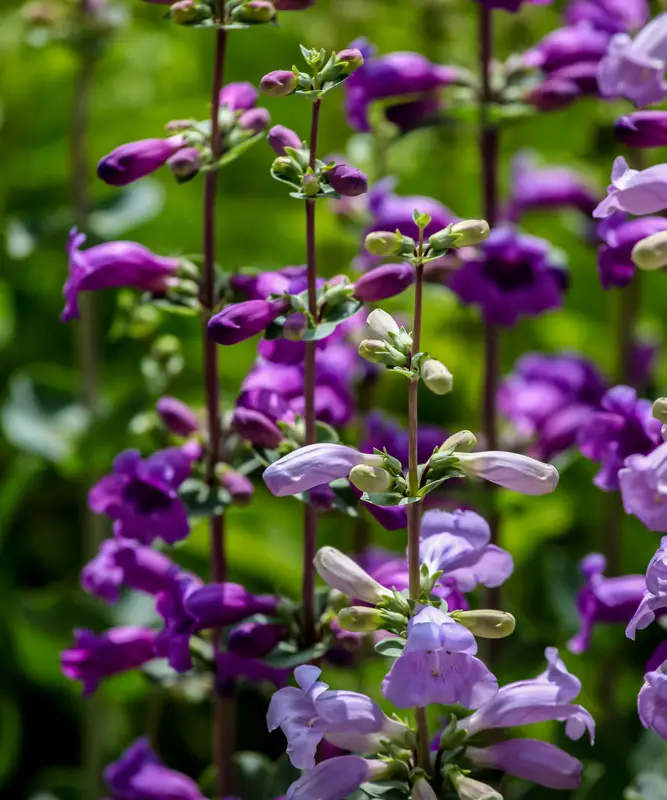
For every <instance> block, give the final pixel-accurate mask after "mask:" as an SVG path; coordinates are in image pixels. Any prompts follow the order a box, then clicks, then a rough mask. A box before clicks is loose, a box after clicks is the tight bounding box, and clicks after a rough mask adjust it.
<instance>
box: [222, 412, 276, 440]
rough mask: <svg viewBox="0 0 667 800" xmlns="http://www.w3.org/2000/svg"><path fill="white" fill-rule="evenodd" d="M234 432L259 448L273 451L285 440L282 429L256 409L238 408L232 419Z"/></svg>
mask: <svg viewBox="0 0 667 800" xmlns="http://www.w3.org/2000/svg"><path fill="white" fill-rule="evenodd" d="M231 423H232V427H233V428H234V430H235V431H236V432H237V433H238V434H239V436H242V437H243V438H244V439H247V440H248V441H249V442H252V444H254V445H257V446H258V447H268V448H269V449H273V448H274V447H278V445H279V444H280V443H281V442H282V440H283V434H282V432H281V430H280V428H279V427H278V426H277V425H276V424H275V422H273V421H272V420H271V418H270V417H267V416H266V414H262V412H261V411H256V410H255V409H254V408H243V406H241V407H239V408H237V409H236V410H235V411H234V413H233V414H232V419H231Z"/></svg>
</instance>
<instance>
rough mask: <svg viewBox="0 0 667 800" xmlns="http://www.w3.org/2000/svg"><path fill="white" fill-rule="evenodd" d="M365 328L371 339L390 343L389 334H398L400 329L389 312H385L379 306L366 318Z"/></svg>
mask: <svg viewBox="0 0 667 800" xmlns="http://www.w3.org/2000/svg"><path fill="white" fill-rule="evenodd" d="M366 328H367V329H368V332H369V333H370V334H371V336H372V337H373V339H380V340H381V341H383V342H390V343H391V341H392V339H391V338H390V335H389V334H392V335H393V336H398V333H399V331H400V328H399V327H398V323H397V322H396V320H395V319H394V318H393V317H392V316H391V314H387V312H386V311H383V310H382V309H381V308H376V309H375V311H371V313H370V314H369V315H368V318H367V319H366Z"/></svg>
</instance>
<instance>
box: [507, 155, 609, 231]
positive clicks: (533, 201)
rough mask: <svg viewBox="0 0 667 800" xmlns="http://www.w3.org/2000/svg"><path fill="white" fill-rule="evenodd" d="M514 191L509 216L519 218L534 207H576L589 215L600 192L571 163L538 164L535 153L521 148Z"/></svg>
mask: <svg viewBox="0 0 667 800" xmlns="http://www.w3.org/2000/svg"><path fill="white" fill-rule="evenodd" d="M511 185H512V195H511V197H510V204H509V209H508V212H507V216H508V219H510V220H511V221H512V222H518V220H520V219H521V217H522V216H523V215H524V214H525V213H526V212H527V211H531V210H533V209H554V208H568V207H572V208H576V209H577V210H578V211H581V213H582V214H585V215H586V216H587V217H589V216H590V215H591V213H592V212H593V209H594V208H595V206H596V205H597V203H598V197H599V193H598V192H596V191H595V190H594V189H593V188H592V187H591V186H590V184H588V183H587V182H586V181H584V180H582V178H581V176H580V175H579V173H578V172H576V171H575V170H572V169H570V168H568V167H542V168H540V167H538V166H537V165H536V163H535V157H534V154H533V153H532V152H531V151H528V150H522V151H520V152H519V153H518V154H517V155H516V156H515V157H514V160H513V162H512V184H511Z"/></svg>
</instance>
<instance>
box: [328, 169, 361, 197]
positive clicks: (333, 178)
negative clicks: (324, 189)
mask: <svg viewBox="0 0 667 800" xmlns="http://www.w3.org/2000/svg"><path fill="white" fill-rule="evenodd" d="M325 176H326V179H327V181H328V182H329V184H330V185H331V187H332V188H333V189H334V190H335V191H337V192H338V194H342V195H343V197H358V196H359V195H361V194H365V193H366V192H367V191H368V178H367V177H366V175H365V174H364V173H363V172H362V171H361V170H360V169H356V167H351V166H349V165H348V164H336V166H335V167H333V168H332V169H329V170H327V171H326V173H325Z"/></svg>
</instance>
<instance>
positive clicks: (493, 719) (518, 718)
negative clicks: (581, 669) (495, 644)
mask: <svg viewBox="0 0 667 800" xmlns="http://www.w3.org/2000/svg"><path fill="white" fill-rule="evenodd" d="M544 655H545V657H546V659H547V668H546V670H545V671H544V672H543V673H541V674H540V675H538V676H537V678H533V679H529V680H523V681H516V682H514V683H508V684H507V685H506V686H502V687H501V688H500V689H498V693H497V694H496V695H495V696H494V697H492V698H491V700H489V702H488V703H485V704H484V705H483V706H480V708H478V709H477V711H475V712H474V713H473V714H471V715H470V716H469V717H465V718H464V719H462V720H460V721H459V723H458V726H457V727H458V729H459V730H464V731H465V732H466V733H467V734H468V735H469V736H474V735H475V734H477V733H479V732H480V731H484V730H489V729H492V728H512V727H515V726H517V725H529V724H531V723H535V722H546V721H547V720H558V721H559V722H565V732H566V734H567V736H568V737H569V738H570V739H580V738H581V737H582V736H583V735H584V733H585V732H586V730H588V733H589V736H590V739H591V743H592V742H593V738H594V734H595V722H594V721H593V718H592V717H591V715H590V714H589V712H588V711H586V709H585V708H582V706H578V705H573V704H572V701H573V700H575V698H576V697H577V696H578V694H579V692H580V691H581V681H579V679H578V678H576V677H575V676H574V675H572V674H570V673H569V672H568V671H567V667H566V666H565V664H564V663H563V661H562V660H561V659H560V657H559V655H558V650H556V648H555V647H547V649H546V650H545V651H544Z"/></svg>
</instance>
